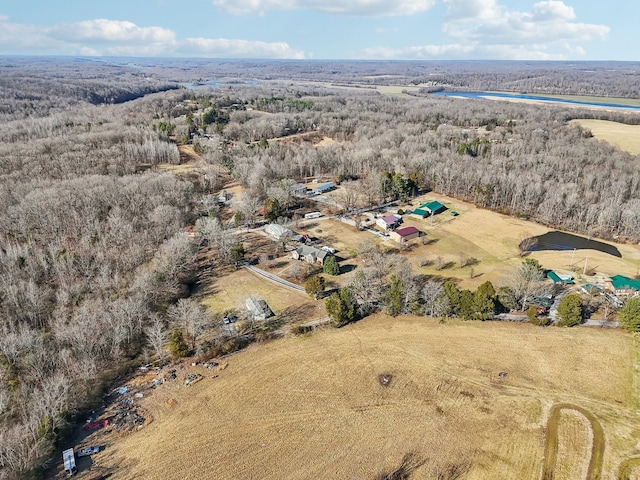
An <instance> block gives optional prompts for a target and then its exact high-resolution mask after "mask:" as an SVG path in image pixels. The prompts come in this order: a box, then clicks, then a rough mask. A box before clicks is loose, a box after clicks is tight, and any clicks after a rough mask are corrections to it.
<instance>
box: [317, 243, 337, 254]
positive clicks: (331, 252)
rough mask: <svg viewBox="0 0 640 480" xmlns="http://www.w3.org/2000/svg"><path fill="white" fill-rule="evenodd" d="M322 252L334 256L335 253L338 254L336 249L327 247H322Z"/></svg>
mask: <svg viewBox="0 0 640 480" xmlns="http://www.w3.org/2000/svg"><path fill="white" fill-rule="evenodd" d="M320 250H324V251H325V252H329V253H330V254H332V255H333V254H334V253H336V249H335V248H331V247H327V246H326V245H325V246H324V247H322V248H321V249H320Z"/></svg>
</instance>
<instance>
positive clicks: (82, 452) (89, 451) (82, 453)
mask: <svg viewBox="0 0 640 480" xmlns="http://www.w3.org/2000/svg"><path fill="white" fill-rule="evenodd" d="M99 451H100V447H99V446H97V445H92V446H90V447H84V448H83V449H82V450H78V453H76V455H78V456H79V457H88V456H89V455H93V454H94V453H98V452H99Z"/></svg>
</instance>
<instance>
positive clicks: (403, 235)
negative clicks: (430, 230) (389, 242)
mask: <svg viewBox="0 0 640 480" xmlns="http://www.w3.org/2000/svg"><path fill="white" fill-rule="evenodd" d="M420 233H421V232H420V230H418V229H417V228H416V227H413V226H409V227H404V228H398V229H397V230H395V231H394V232H391V233H390V234H389V236H390V237H391V238H392V239H393V240H395V241H396V242H398V243H404V242H408V241H409V240H413V239H414V238H418V237H419V236H420Z"/></svg>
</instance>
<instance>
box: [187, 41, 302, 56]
mask: <svg viewBox="0 0 640 480" xmlns="http://www.w3.org/2000/svg"><path fill="white" fill-rule="evenodd" d="M179 50H180V51H184V53H185V55H193V56H207V57H220V56H223V57H245V58H247V57H253V58H295V59H302V58H305V55H304V52H302V51H301V50H294V49H292V48H291V47H290V46H289V45H288V44H287V43H285V42H272V43H267V42H259V41H249V40H229V39H225V38H216V39H213V38H187V39H185V40H184V42H182V43H181V45H180V49H179Z"/></svg>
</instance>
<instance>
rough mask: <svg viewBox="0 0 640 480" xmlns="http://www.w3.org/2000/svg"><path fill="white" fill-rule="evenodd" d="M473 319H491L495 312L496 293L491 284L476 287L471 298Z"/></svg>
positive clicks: (486, 283)
mask: <svg viewBox="0 0 640 480" xmlns="http://www.w3.org/2000/svg"><path fill="white" fill-rule="evenodd" d="M473 310H474V315H473V316H474V318H476V319H478V320H489V319H492V318H493V316H494V315H495V312H496V291H495V289H494V288H493V284H492V283H491V282H484V283H483V284H482V285H480V286H479V287H478V289H477V290H476V292H475V295H474V298H473Z"/></svg>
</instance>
